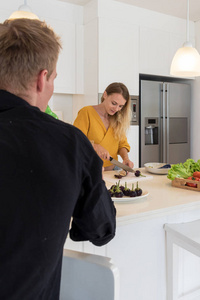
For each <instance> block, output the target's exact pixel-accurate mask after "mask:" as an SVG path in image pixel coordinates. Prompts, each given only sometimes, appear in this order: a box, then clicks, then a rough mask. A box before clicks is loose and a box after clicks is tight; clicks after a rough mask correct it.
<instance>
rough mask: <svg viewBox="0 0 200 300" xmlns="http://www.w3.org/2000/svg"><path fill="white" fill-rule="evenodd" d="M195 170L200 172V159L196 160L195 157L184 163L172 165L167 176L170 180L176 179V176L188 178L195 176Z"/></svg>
mask: <svg viewBox="0 0 200 300" xmlns="http://www.w3.org/2000/svg"><path fill="white" fill-rule="evenodd" d="M194 172H199V173H200V159H199V160H197V162H195V161H194V160H193V159H191V158H188V159H187V160H186V162H184V163H180V164H174V165H171V169H170V170H169V171H168V175H167V178H168V179H170V180H174V179H175V178H184V179H187V178H188V177H190V176H193V173H194Z"/></svg>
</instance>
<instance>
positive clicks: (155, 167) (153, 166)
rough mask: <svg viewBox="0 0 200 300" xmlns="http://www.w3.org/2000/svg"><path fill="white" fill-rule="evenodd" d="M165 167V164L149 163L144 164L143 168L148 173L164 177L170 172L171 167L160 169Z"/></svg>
mask: <svg viewBox="0 0 200 300" xmlns="http://www.w3.org/2000/svg"><path fill="white" fill-rule="evenodd" d="M165 165H168V164H167V163H155V162H150V163H146V164H144V167H145V169H146V171H148V172H149V173H153V174H163V175H166V174H168V171H169V170H170V168H171V166H170V165H169V167H166V168H162V167H163V166H165Z"/></svg>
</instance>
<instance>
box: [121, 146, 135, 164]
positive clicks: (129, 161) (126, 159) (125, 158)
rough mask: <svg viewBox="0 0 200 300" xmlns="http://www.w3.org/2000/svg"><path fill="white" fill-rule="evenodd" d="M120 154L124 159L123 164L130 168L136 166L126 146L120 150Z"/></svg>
mask: <svg viewBox="0 0 200 300" xmlns="http://www.w3.org/2000/svg"><path fill="white" fill-rule="evenodd" d="M119 155H120V156H121V158H122V159H123V164H124V165H127V166H129V167H130V168H133V167H134V163H133V162H132V161H131V160H130V159H129V157H128V151H127V149H126V148H121V149H120V150H119Z"/></svg>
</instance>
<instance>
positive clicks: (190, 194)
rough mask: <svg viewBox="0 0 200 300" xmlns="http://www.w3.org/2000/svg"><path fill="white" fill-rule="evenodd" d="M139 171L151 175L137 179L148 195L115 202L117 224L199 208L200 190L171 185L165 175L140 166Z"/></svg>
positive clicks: (129, 185) (108, 184)
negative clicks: (147, 177) (128, 201)
mask: <svg viewBox="0 0 200 300" xmlns="http://www.w3.org/2000/svg"><path fill="white" fill-rule="evenodd" d="M140 171H141V172H142V174H144V175H147V176H149V175H151V176H152V179H148V180H145V179H143V178H141V180H140V179H139V180H140V181H139V187H140V188H142V190H143V191H147V192H148V193H149V195H148V196H147V198H144V199H141V200H140V199H138V200H136V201H134V200H133V201H132V202H131V203H125V204H123V203H115V206H116V209H117V224H118V226H120V225H123V224H126V223H128V222H136V221H140V220H145V219H148V218H153V217H156V216H161V215H162V214H171V213H175V212H181V211H183V210H191V209H196V208H200V192H198V191H191V190H187V189H182V188H176V187H173V186H172V185H171V180H169V179H168V178H167V175H156V174H150V173H148V172H145V168H141V169H140ZM110 173H111V172H110ZM112 173H113V178H114V174H116V172H115V171H112ZM105 177H106V176H105ZM125 178H126V177H124V178H123V182H124V180H126V179H125ZM104 179H106V178H104ZM114 180H115V181H116V182H117V181H118V179H114ZM136 181H137V179H135V180H134V182H136ZM106 185H107V187H108V188H109V187H110V186H111V183H110V182H107V183H106ZM123 185H124V184H123ZM128 187H131V182H130V179H129V181H128ZM135 187H136V184H135ZM133 199H134V198H133Z"/></svg>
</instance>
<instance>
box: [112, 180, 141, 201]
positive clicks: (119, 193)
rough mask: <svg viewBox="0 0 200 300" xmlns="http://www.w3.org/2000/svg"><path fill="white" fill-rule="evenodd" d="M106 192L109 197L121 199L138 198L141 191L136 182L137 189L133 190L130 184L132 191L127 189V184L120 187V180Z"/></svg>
mask: <svg viewBox="0 0 200 300" xmlns="http://www.w3.org/2000/svg"><path fill="white" fill-rule="evenodd" d="M108 192H109V193H110V196H111V197H116V198H122V197H124V196H125V197H138V196H141V195H142V189H141V188H139V187H138V181H137V187H136V188H135V189H134V184H132V189H129V188H128V187H127V182H125V186H123V185H121V186H120V180H119V181H118V183H116V184H113V185H112V186H111V187H110V189H108Z"/></svg>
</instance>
